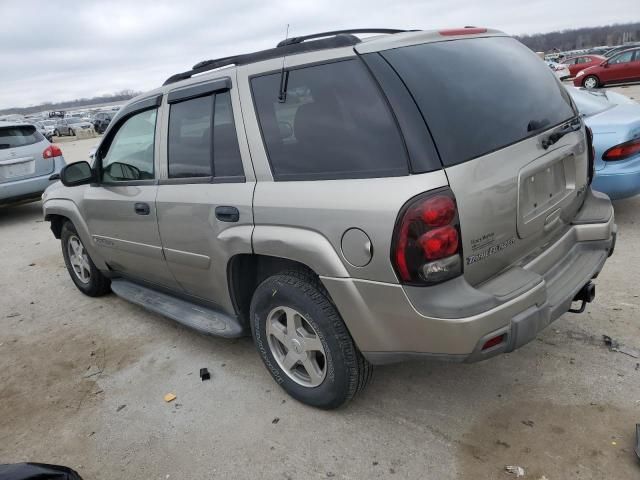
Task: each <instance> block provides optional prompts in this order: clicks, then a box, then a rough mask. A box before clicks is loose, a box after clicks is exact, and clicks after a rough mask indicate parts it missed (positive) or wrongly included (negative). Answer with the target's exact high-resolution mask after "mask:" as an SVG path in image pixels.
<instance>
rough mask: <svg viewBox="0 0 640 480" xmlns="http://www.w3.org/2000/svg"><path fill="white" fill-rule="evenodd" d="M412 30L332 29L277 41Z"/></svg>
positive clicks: (289, 42) (299, 40)
mask: <svg viewBox="0 0 640 480" xmlns="http://www.w3.org/2000/svg"><path fill="white" fill-rule="evenodd" d="M412 31H414V30H397V29H394V28H352V29H349V30H333V31H331V32H320V33H312V34H311V35H303V36H301V37H291V38H285V39H284V40H282V41H281V42H280V43H278V47H284V46H285V45H293V44H296V43H302V42H304V41H306V40H314V39H316V38H323V37H333V36H335V35H354V34H359V33H387V34H394V33H404V32H412Z"/></svg>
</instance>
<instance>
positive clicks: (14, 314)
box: [7, 312, 20, 318]
mask: <svg viewBox="0 0 640 480" xmlns="http://www.w3.org/2000/svg"><path fill="white" fill-rule="evenodd" d="M19 316H20V314H19V313H18V312H13V313H10V314H9V315H7V318H13V317H19Z"/></svg>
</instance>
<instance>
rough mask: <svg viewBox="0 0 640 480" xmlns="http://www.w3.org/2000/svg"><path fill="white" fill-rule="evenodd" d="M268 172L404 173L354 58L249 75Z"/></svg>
mask: <svg viewBox="0 0 640 480" xmlns="http://www.w3.org/2000/svg"><path fill="white" fill-rule="evenodd" d="M251 88H252V90H253V97H254V101H255V105H256V110H257V112H258V119H259V121H260V126H261V129H262V135H263V138H264V142H265V146H266V149H267V153H268V155H269V161H270V162H271V169H272V173H273V177H274V179H276V180H305V179H308V180H329V179H338V178H371V177H387V176H399V175H407V174H408V173H409V167H408V162H407V155H406V151H405V148H404V144H403V142H402V139H401V137H400V133H399V131H398V128H397V126H396V123H395V120H394V118H393V116H392V115H391V113H390V111H389V109H388V107H387V104H386V103H385V100H384V99H383V98H382V97H381V94H380V92H379V90H378V87H377V86H376V84H375V83H374V81H373V80H372V78H371V77H370V75H369V73H368V72H367V71H366V70H365V67H364V65H363V64H362V63H361V61H360V60H358V59H354V60H344V61H337V62H333V63H327V64H322V65H314V66H308V67H303V68H296V69H292V70H290V71H289V72H288V79H287V92H286V100H285V101H284V102H279V101H278V93H279V88H280V73H274V74H268V75H262V76H259V77H255V78H253V79H252V81H251Z"/></svg>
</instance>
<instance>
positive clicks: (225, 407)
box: [0, 87, 640, 480]
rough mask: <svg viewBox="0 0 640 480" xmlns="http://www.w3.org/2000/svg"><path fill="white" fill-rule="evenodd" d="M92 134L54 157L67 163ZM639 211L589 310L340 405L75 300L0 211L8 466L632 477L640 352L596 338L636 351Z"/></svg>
mask: <svg viewBox="0 0 640 480" xmlns="http://www.w3.org/2000/svg"><path fill="white" fill-rule="evenodd" d="M635 88H637V87H635ZM621 91H622V92H623V93H628V92H625V91H624V90H621ZM639 96H640V95H639ZM95 141H96V140H95V139H91V140H83V141H73V142H70V143H65V144H64V145H63V149H64V151H65V154H66V155H67V157H68V159H69V160H77V159H80V158H83V157H85V156H86V153H87V152H88V150H89V148H91V146H92V145H93V144H94V143H95ZM639 210H640V198H635V199H631V200H627V201H623V202H619V203H617V204H616V215H617V221H618V225H619V241H618V247H617V250H616V254H615V255H614V256H613V257H612V258H611V259H610V260H609V262H608V263H607V265H606V267H605V270H604V271H603V273H602V274H601V275H600V277H599V278H598V279H597V281H596V283H597V298H596V303H594V304H592V305H591V306H589V308H588V309H587V312H586V313H585V314H583V315H573V314H566V315H564V316H563V317H562V318H560V319H559V320H558V321H557V322H555V323H554V324H552V325H551V326H550V327H549V328H548V329H546V330H545V331H544V332H542V333H541V334H540V335H539V336H538V338H537V340H536V341H534V342H532V343H530V344H529V345H526V346H525V347H524V348H522V349H521V350H519V351H517V352H514V353H512V354H509V355H504V356H501V357H498V358H494V359H491V360H488V361H486V362H483V363H479V364H472V365H454V364H442V363H427V362H423V363H411V364H404V365H394V366H387V367H383V368H378V369H377V371H376V376H375V378H374V381H373V383H372V385H371V386H370V388H369V389H368V390H366V391H365V392H364V394H363V395H361V396H360V397H359V398H358V399H356V400H355V401H354V402H352V403H351V404H350V405H349V406H348V407H346V408H344V409H342V410H338V411H333V412H324V411H318V410H314V409H312V408H309V407H306V406H304V405H301V404H299V403H297V402H295V401H294V400H292V399H290V398H289V397H288V396H287V395H286V394H284V392H282V391H281V390H280V389H279V387H278V386H277V385H276V384H275V383H274V382H273V381H272V380H271V377H270V376H269V375H268V373H267V372H266V370H265V369H264V367H263V365H262V363H261V361H260V359H259V357H258V355H257V354H256V352H255V351H254V348H253V345H252V343H251V340H249V339H243V340H239V341H228V340H222V339H215V338H209V337H204V336H201V335H199V334H197V333H194V332H192V331H190V330H187V329H186V328H183V327H181V326H178V325H176V324H175V323H173V322H171V321H170V320H166V319H164V318H162V317H159V316H157V315H154V314H151V313H148V312H146V311H144V310H142V309H141V308H138V307H136V306H133V305H131V304H128V303H127V302H125V301H123V300H120V299H119V298H118V297H116V296H114V295H109V296H106V297H103V298H100V299H90V298H88V297H85V296H83V295H82V294H81V293H80V292H78V291H77V290H76V288H75V287H74V286H73V284H72V282H71V280H70V279H69V278H68V276H67V272H66V270H65V268H64V264H63V260H62V255H61V252H60V246H59V243H58V242H57V241H56V240H55V239H54V238H53V236H52V234H51V233H50V231H49V228H48V224H47V223H44V222H43V221H42V216H41V205H40V203H34V204H30V205H24V206H20V207H16V208H11V209H5V210H0V232H1V237H0V238H2V242H0V256H1V258H2V259H3V262H4V265H3V267H4V268H3V269H2V270H1V271H0V291H1V292H2V297H1V301H0V325H1V326H0V412H1V413H0V463H4V462H18V461H27V460H29V461H38V462H48V463H61V464H66V465H69V466H72V467H73V468H76V469H77V470H78V471H79V472H80V473H81V474H82V475H83V476H84V478H86V479H108V478H109V479H111V478H117V479H131V480H134V479H165V480H166V479H167V478H172V479H178V478H179V479H204V478H207V479H209V478H234V479H244V478H247V479H249V478H274V479H307V478H327V477H334V478H344V479H365V478H366V479H368V478H433V479H468V480H470V479H485V478H487V479H493V478H495V479H503V478H510V477H509V476H508V475H507V474H505V473H504V466H505V465H521V466H522V467H524V468H525V470H526V472H527V474H526V477H525V478H531V479H541V478H543V476H544V478H546V479H548V480H565V479H569V478H571V479H602V478H616V479H626V478H637V477H638V475H639V473H640V464H638V461H637V459H636V458H635V456H634V454H633V451H632V444H633V440H634V438H633V432H634V431H635V424H636V423H638V422H640V370H639V368H640V367H639V366H638V362H640V359H634V358H632V357H629V356H626V355H623V354H621V353H614V352H609V351H608V350H607V349H606V348H605V347H604V346H603V345H602V341H601V336H602V335H603V334H607V335H610V336H612V337H615V338H617V339H619V340H620V341H621V342H622V343H624V344H627V345H629V346H631V347H636V348H640V322H639V321H638V320H639V319H640V298H639V294H640V290H639V289H638V285H639V284H640V268H638V266H639V265H640V252H639V251H638V249H637V248H636V246H637V245H638V244H640V224H639V223H638V218H639V217H638V211H639ZM201 367H208V368H209V370H210V372H211V374H212V379H211V381H208V382H201V381H200V379H199V377H198V370H199V369H200V368H201ZM167 392H173V393H175V394H176V395H177V397H178V398H177V400H176V401H174V402H173V403H170V404H167V403H165V402H164V401H163V398H162V397H163V395H164V394H165V393H167ZM276 419H279V420H276Z"/></svg>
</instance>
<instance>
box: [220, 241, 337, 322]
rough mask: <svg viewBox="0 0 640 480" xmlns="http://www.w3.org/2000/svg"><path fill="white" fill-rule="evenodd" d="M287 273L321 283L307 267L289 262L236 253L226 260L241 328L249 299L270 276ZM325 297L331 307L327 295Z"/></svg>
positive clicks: (231, 294) (317, 276)
mask: <svg viewBox="0 0 640 480" xmlns="http://www.w3.org/2000/svg"><path fill="white" fill-rule="evenodd" d="M287 270H296V271H300V272H303V273H305V274H307V275H309V276H312V277H315V278H317V279H318V280H319V281H320V282H322V280H321V278H320V276H319V275H318V273H317V272H316V271H315V270H313V269H312V268H311V267H309V266H308V265H306V264H304V263H301V262H298V261H296V260H291V259H289V258H284V257H276V256H270V255H261V254H255V253H253V254H252V253H240V254H237V255H234V256H233V257H231V259H229V262H228V263H227V282H228V287H229V295H230V297H231V302H232V303H233V307H234V309H235V311H236V314H237V315H238V318H239V319H240V320H241V321H242V322H243V323H244V324H245V325H249V307H250V305H251V298H252V297H253V293H254V292H255V290H256V288H257V287H258V285H260V283H262V282H263V281H264V280H266V279H267V278H269V277H270V276H272V275H275V274H278V273H280V272H284V271H287ZM326 295H327V297H328V298H329V300H330V301H331V302H332V303H333V300H331V297H330V295H329V293H328V292H326Z"/></svg>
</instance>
